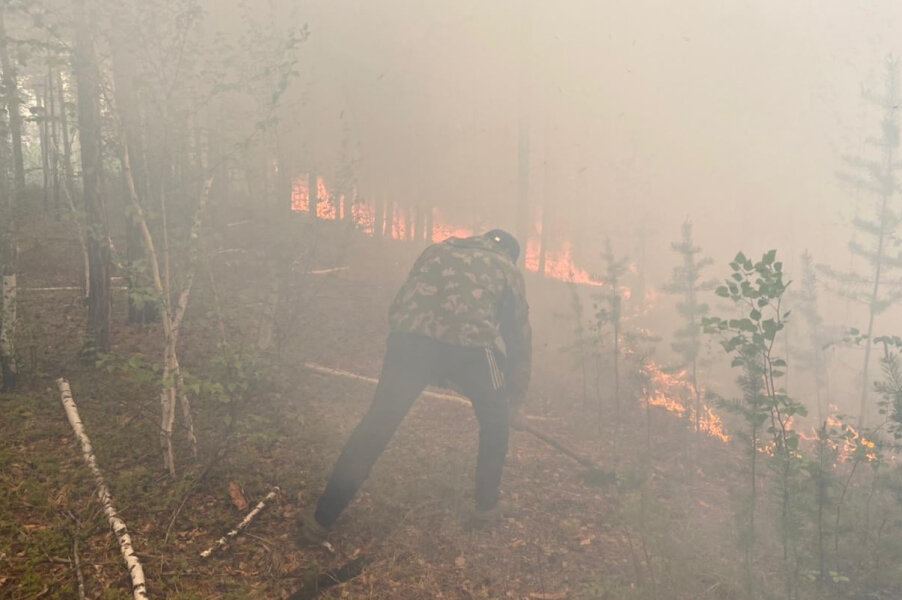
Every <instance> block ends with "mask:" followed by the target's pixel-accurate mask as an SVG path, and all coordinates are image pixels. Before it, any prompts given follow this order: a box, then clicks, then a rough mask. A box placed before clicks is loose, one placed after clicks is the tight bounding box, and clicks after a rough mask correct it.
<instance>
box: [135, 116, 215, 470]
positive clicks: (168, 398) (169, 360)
mask: <svg viewBox="0 0 902 600" xmlns="http://www.w3.org/2000/svg"><path fill="white" fill-rule="evenodd" d="M121 136H122V147H123V154H122V169H123V171H124V174H125V180H126V182H127V184H128V188H129V196H130V197H131V201H132V207H133V208H134V210H135V213H136V215H137V221H138V226H139V227H140V229H141V234H142V236H143V237H144V243H145V246H146V247H147V252H148V254H149V255H150V256H149V259H150V267H151V274H152V275H153V283H154V288H155V289H156V291H157V294H159V296H160V301H161V304H162V307H163V315H162V318H161V321H162V323H163V339H164V342H165V350H164V356H163V390H162V391H161V393H160V405H161V406H160V408H161V411H160V445H161V448H162V451H163V465H164V467H165V468H166V469H167V470H168V471H169V474H170V475H171V476H172V477H175V456H174V451H173V448H172V429H173V426H174V425H175V414H176V404H177V403H178V401H179V400H180V401H181V406H182V415H183V417H184V419H185V426H186V429H187V431H188V441H189V442H190V443H191V449H192V452H193V454H194V456H197V437H196V436H195V433H194V419H193V418H192V417H191V404H190V402H189V400H188V395H187V393H186V392H185V388H184V379H183V378H182V375H181V371H180V369H179V362H178V354H177V348H178V339H179V332H180V329H181V325H182V320H183V319H184V318H185V313H186V312H187V310H188V300H189V299H190V297H191V289H192V287H193V286H194V279H195V275H196V272H197V257H198V253H199V249H198V245H199V240H200V227H201V222H202V218H203V215H204V212H205V210H206V207H207V200H208V199H209V197H210V188H211V187H212V185H213V178H212V177H208V178H207V179H206V180H205V181H204V185H203V188H202V189H201V195H200V198H199V199H198V202H197V209H196V210H195V212H194V221H193V223H192V225H191V235H190V238H189V246H190V257H189V258H190V260H189V267H188V273H187V276H186V283H185V288H184V289H183V290H182V292H181V294H180V295H179V299H178V303H177V304H176V305H175V307H173V305H172V300H171V292H172V289H171V287H170V278H169V258H168V253H169V242H168V239H167V237H168V234H167V231H166V227H165V214H164V226H163V234H164V242H163V252H164V256H163V263H164V264H163V266H164V272H163V273H162V275H161V271H160V256H159V254H158V253H157V250H156V246H155V244H154V242H153V236H151V235H150V229H149V228H148V227H147V219H146V218H145V216H144V209H143V208H142V206H141V202H140V201H139V198H138V192H137V190H136V188H135V180H134V176H133V174H132V170H131V160H130V157H129V152H128V143H127V140H126V137H125V132H124V131H123V132H121ZM163 206H164V207H165V203H164V205H163Z"/></svg>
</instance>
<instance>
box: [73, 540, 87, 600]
mask: <svg viewBox="0 0 902 600" xmlns="http://www.w3.org/2000/svg"><path fill="white" fill-rule="evenodd" d="M72 562H73V563H74V565H73V568H74V569H75V578H76V579H77V580H78V600H85V578H84V577H83V576H82V574H81V562H80V561H79V559H78V538H77V537H76V538H75V539H74V540H72Z"/></svg>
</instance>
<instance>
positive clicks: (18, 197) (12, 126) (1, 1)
mask: <svg viewBox="0 0 902 600" xmlns="http://www.w3.org/2000/svg"><path fill="white" fill-rule="evenodd" d="M8 3H9V0H0V67H2V68H3V87H4V91H5V92H6V98H5V101H6V102H5V103H6V110H7V114H8V115H9V133H10V137H11V139H12V154H13V195H14V204H16V205H18V204H21V202H22V194H24V193H25V161H24V159H23V156H22V113H20V112H19V105H20V104H21V102H20V100H19V82H18V76H17V75H16V70H15V67H13V65H12V61H11V60H10V57H9V48H8V44H7V36H6V21H5V13H6V7H7V5H8Z"/></svg>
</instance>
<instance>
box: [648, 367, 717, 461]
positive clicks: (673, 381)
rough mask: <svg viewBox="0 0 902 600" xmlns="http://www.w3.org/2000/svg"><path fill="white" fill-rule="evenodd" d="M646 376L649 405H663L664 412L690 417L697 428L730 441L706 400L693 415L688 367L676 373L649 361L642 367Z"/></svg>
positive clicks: (692, 395) (709, 434)
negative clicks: (687, 376)
mask: <svg viewBox="0 0 902 600" xmlns="http://www.w3.org/2000/svg"><path fill="white" fill-rule="evenodd" d="M643 372H644V373H645V376H646V379H647V380H648V382H649V385H648V388H647V389H646V394H645V397H646V400H647V402H648V404H649V405H650V406H657V407H660V408H663V409H664V410H666V411H667V412H671V413H674V414H676V415H678V416H680V417H683V416H687V417H689V419H690V421H691V422H692V423H698V427H699V430H700V431H702V432H703V433H705V434H706V435H708V436H711V437H713V438H716V439H718V440H720V441H721V442H724V443H726V442H729V441H730V436H729V435H727V433H726V431H724V426H723V421H722V420H721V418H720V417H719V416H718V415H717V414H716V413H715V412H714V411H713V410H711V407H709V406H708V405H706V404H704V403H703V404H702V405H701V407H700V409H701V410H700V413H701V414H700V415H696V410H695V408H694V407H692V406H689V401H690V400H691V399H692V398H694V397H695V395H696V393H695V388H694V387H693V385H692V382H691V381H689V380H688V379H687V378H686V375H687V371H685V370H684V371H680V372H679V373H677V374H675V375H671V374H670V373H665V372H664V371H663V370H662V369H661V367H660V366H659V365H657V364H655V363H648V364H646V365H645V366H644V367H643Z"/></svg>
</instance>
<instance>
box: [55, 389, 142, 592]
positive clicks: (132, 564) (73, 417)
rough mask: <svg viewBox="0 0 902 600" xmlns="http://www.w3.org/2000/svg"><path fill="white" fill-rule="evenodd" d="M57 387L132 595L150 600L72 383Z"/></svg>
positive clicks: (126, 529) (140, 569)
mask: <svg viewBox="0 0 902 600" xmlns="http://www.w3.org/2000/svg"><path fill="white" fill-rule="evenodd" d="M56 385H57V387H58V388H59V391H60V399H61V401H62V403H63V408H64V409H65V410H66V416H67V417H68V418H69V424H70V425H72V429H73V431H75V437H77V438H78V441H79V442H81V453H82V456H83V457H84V459H85V462H86V463H88V468H89V469H90V470H91V473H92V474H93V475H94V481H95V483H96V484H97V497H98V498H99V499H100V503H101V504H102V505H103V512H104V513H106V516H107V519H109V521H110V527H111V528H112V529H113V533H115V534H116V539H117V540H118V541H119V548H120V550H122V558H124V559H125V565H126V567H128V573H129V575H130V576H131V580H132V594H133V596H134V598H135V600H147V582H146V581H145V579H144V569H142V568H141V563H140V562H139V561H138V557H137V556H136V555H135V549H134V547H132V538H131V536H129V534H128V527H126V525H125V522H124V521H123V520H122V519H120V518H119V514H118V513H117V512H116V509H115V508H113V501H112V498H111V497H110V491H109V489H108V488H107V486H106V482H105V481H104V479H103V475H102V474H101V473H100V469H99V468H98V467H97V458H96V457H95V456H94V449H93V448H92V447H91V440H90V439H88V436H87V435H86V434H85V427H84V425H83V424H82V422H81V417H80V416H79V415H78V407H77V406H76V405H75V401H74V400H73V399H72V390H71V389H69V382H68V381H66V380H65V379H63V378H59V379H57V380H56Z"/></svg>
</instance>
